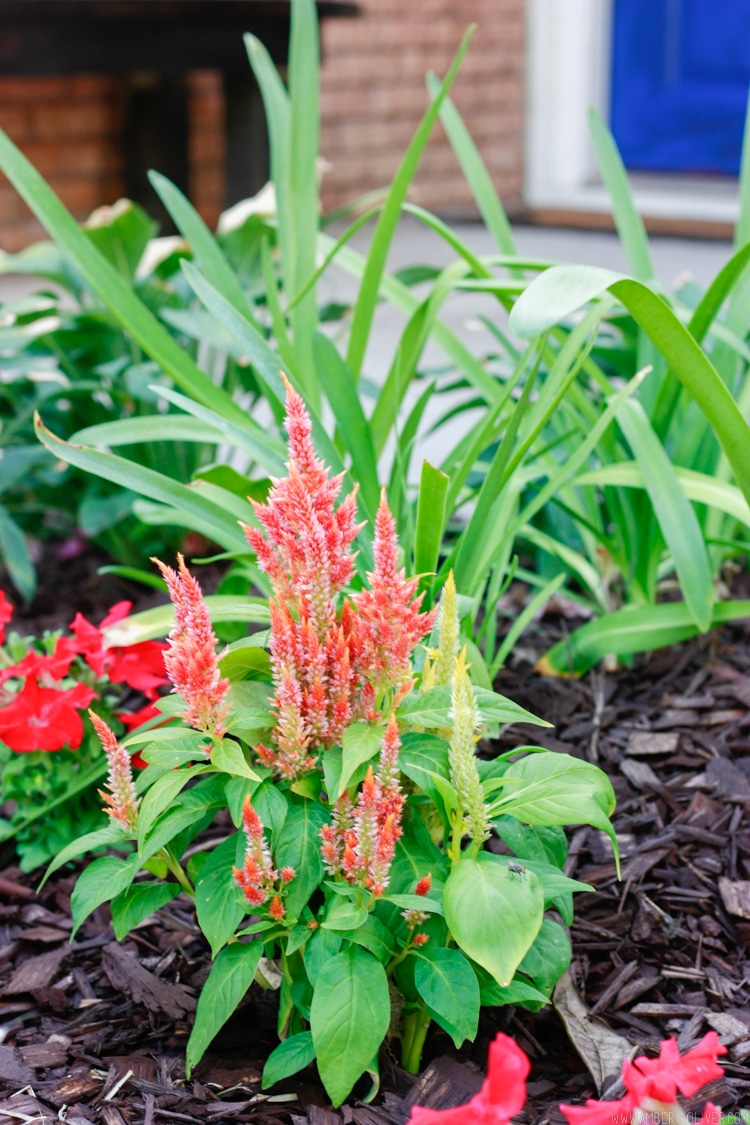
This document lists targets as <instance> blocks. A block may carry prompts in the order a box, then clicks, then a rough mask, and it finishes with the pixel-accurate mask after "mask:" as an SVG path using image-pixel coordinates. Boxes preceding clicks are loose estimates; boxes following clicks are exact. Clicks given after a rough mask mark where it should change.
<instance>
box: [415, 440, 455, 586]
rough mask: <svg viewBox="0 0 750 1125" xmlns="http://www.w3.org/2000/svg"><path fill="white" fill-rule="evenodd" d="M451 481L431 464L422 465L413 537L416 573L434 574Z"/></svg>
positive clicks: (424, 462) (424, 463)
mask: <svg viewBox="0 0 750 1125" xmlns="http://www.w3.org/2000/svg"><path fill="white" fill-rule="evenodd" d="M449 480H450V478H449V477H447V476H446V475H445V473H442V472H441V471H440V469H436V468H435V466H434V465H431V464H430V462H429V461H423V462H422V476H421V478H420V482H419V497H418V499H417V528H416V532H415V535H414V573H415V574H419V575H426V574H434V573H435V571H436V570H437V564H438V556H439V553H440V544H441V542H442V538H443V529H444V528H445V516H446V510H445V500H446V496H447V495H448V484H449Z"/></svg>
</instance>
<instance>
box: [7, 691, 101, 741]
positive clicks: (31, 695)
mask: <svg viewBox="0 0 750 1125" xmlns="http://www.w3.org/2000/svg"><path fill="white" fill-rule="evenodd" d="M95 696H96V692H94V691H92V690H91V688H89V687H86V685H85V684H76V685H75V687H72V688H70V690H69V691H56V690H55V689H54V688H43V687H40V686H39V684H38V683H37V680H36V677H35V676H29V677H28V679H27V680H26V683H25V684H24V686H23V688H22V689H21V691H19V692H18V694H17V695H16V696H15V698H14V699H13V702H12V703H9V704H8V705H7V706H6V707H2V708H0V738H2V739H3V741H4V742H5V743H7V745H8V746H10V748H11V750H16V751H18V752H20V753H24V754H25V753H29V752H31V751H32V750H62V749H63V747H65V746H69V747H70V749H71V750H77V749H78V747H79V746H80V745H81V739H82V738H83V722H82V720H81V716H80V715H79V714H78V711H77V710H76V709H77V708H80V707H88V705H89V703H91V700H92V699H94V698H95Z"/></svg>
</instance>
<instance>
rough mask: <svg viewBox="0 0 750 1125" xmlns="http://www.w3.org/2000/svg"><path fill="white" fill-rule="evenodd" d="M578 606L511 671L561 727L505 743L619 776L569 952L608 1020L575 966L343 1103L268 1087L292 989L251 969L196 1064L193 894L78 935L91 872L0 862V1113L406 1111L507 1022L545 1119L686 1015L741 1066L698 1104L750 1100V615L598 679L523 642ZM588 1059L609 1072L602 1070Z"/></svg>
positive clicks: (331, 1119)
mask: <svg viewBox="0 0 750 1125" xmlns="http://www.w3.org/2000/svg"><path fill="white" fill-rule="evenodd" d="M67 565H68V564H66V568H67ZM82 565H83V564H82ZM116 584H117V588H116V590H115V589H107V590H106V593H104V594H102V592H101V588H100V587H96V586H93V587H92V590H94V591H95V593H94V594H92V604H91V606H90V607H89V606H87V607H86V608H87V609H88V612H87V616H89V614H90V616H91V619H93V620H95V621H96V620H98V619H99V618H100V617H101V616H103V614H104V612H105V611H106V609H107V608H108V606H109V605H110V604H111V603H112V601H116V600H118V599H120V598H123V597H129V596H131V595H132V592H133V590H132V588H129V592H123V587H122V585H121V580H119V579H118V580H116ZM51 588H52V589H53V590H55V584H54V582H53V583H52V587H51ZM82 590H83V587H81V588H79V589H74V590H72V591H71V595H72V601H71V607H72V609H73V612H74V611H75V609H77V608H83V607H82V605H81V597H80V595H81V593H82ZM138 590H139V588H136V591H138ZM57 596H58V597H59V586H58V587H57ZM147 596H150V592H147ZM97 600H98V604H93V603H95V602H97ZM71 607H67V608H66V614H67V615H68V617H70V616H72V613H70V612H69V609H70V608H71ZM561 608H565V607H561ZM84 612H86V609H84ZM97 614H99V616H97ZM29 620H30V619H29ZM24 624H26V622H24ZM567 627H569V624H568V623H566V620H565V615H564V614H563V613H557V614H555V613H549V614H548V615H547V616H546V617H545V619H544V620H543V622H541V623H538V624H537V626H536V627H535V633H533V634H530V635H528V636H527V637H525V638H524V639H523V642H522V644H521V645H520V646H519V647H518V648H517V654H518V659H517V662H516V663H515V664H513V665H512V666H511V667H509V668H508V669H506V670H505V671H503V672H502V673H501V675H500V677H499V680H498V682H497V688H498V690H499V691H501V692H503V693H504V694H506V695H508V696H510V697H511V698H512V699H514V700H516V701H517V702H519V703H521V704H522V705H523V706H525V707H527V708H529V709H530V710H531V711H533V712H535V713H536V714H539V715H541V716H543V717H545V718H547V719H548V720H549V721H551V722H552V723H554V729H553V730H543V729H541V728H537V727H528V728H523V727H519V726H515V727H511V728H510V729H508V730H506V731H505V732H504V733H503V735H502V737H501V739H500V740H499V743H495V745H494V750H495V751H497V750H506V749H508V748H510V747H512V746H517V745H523V744H525V743H529V742H535V743H537V744H541V745H545V746H547V747H549V749H551V750H553V751H561V752H565V753H570V754H574V755H576V756H578V757H581V758H585V759H587V760H590V761H596V762H598V764H599V765H600V766H601V767H602V768H603V769H605V770H606V771H607V773H608V774H609V776H610V778H611V780H612V784H613V786H614V788H615V791H616V794H617V798H618V806H617V812H616V814H615V817H614V824H615V827H616V830H617V835H618V839H619V842H620V848H621V854H622V859H623V866H622V879H621V881H618V879H617V874H616V870H615V864H614V858H613V855H612V851H611V846H609V845H608V843H607V841H606V838H605V837H604V836H603V834H602V833H600V832H599V831H596V830H593V829H589V828H586V827H583V828H577V829H573V830H572V831H571V833H570V847H569V858H568V862H567V866H566V872H567V873H568V874H569V875H572V876H575V877H576V878H578V879H582V880H584V881H586V882H589V883H591V884H592V885H593V886H594V887H595V890H594V891H593V892H590V893H585V894H579V895H577V896H576V908H575V921H574V923H573V926H572V928H571V938H572V943H573V950H574V958H573V964H572V966H571V970H570V982H571V986H575V989H577V990H578V994H579V996H580V1000H581V1002H582V1004H583V1005H584V1006H585V1010H587V1012H588V1017H589V1019H590V1021H591V1022H590V1024H589V1026H590V1028H593V1036H589V1038H588V1039H587V1040H586V1041H585V1042H584V1041H583V1040H582V1039H581V1034H580V1030H579V1031H578V1032H577V1033H574V1037H575V1043H574V1042H573V1041H572V1040H571V1039H570V1038H568V1035H567V1033H566V1030H565V1024H564V1023H563V1020H562V1017H561V1014H560V1010H559V1009H562V1010H563V1012H564V1011H565V1010H566V1009H567V1008H569V1007H570V1005H571V1003H573V1004H574V1003H575V994H574V993H573V994H572V993H571V987H568V989H567V992H566V994H565V995H562V994H561V993H558V996H557V1002H556V1004H555V1005H550V1006H548V1007H547V1008H546V1009H544V1010H543V1011H541V1012H539V1013H536V1014H531V1013H528V1012H525V1011H522V1010H521V1009H509V1008H503V1009H484V1010H483V1013H482V1017H481V1021H480V1030H479V1035H478V1037H477V1040H476V1042H475V1043H474V1044H473V1045H471V1046H466V1047H465V1048H464V1049H462V1050H461V1051H459V1052H457V1051H455V1049H454V1048H453V1045H452V1043H451V1041H450V1040H449V1039H448V1038H447V1036H445V1035H444V1034H443V1032H441V1031H440V1030H439V1029H437V1028H434V1029H433V1031H432V1033H431V1035H430V1037H429V1038H428V1042H427V1045H426V1050H425V1056H424V1060H425V1064H426V1069H425V1070H424V1071H423V1073H422V1075H421V1076H420V1077H419V1078H418V1079H417V1080H416V1082H415V1080H414V1078H413V1076H411V1075H408V1074H406V1073H405V1072H404V1071H403V1070H401V1069H400V1067H399V1066H398V1065H397V1063H396V1061H395V1056H393V1055H392V1054H391V1052H390V1051H389V1050H388V1049H386V1050H385V1051H384V1052H383V1054H382V1059H381V1070H382V1074H381V1078H382V1085H381V1090H380V1093H379V1094H378V1095H377V1097H376V1098H375V1100H374V1102H373V1104H371V1105H365V1104H363V1103H362V1102H361V1101H360V1100H358V1098H361V1097H363V1096H364V1095H365V1094H366V1093H367V1087H366V1084H364V1083H363V1085H362V1088H360V1087H357V1088H356V1090H355V1092H354V1094H353V1095H352V1097H351V1098H350V1099H349V1102H348V1103H347V1104H346V1105H345V1106H343V1107H342V1108H341V1109H340V1110H339V1111H333V1110H331V1109H330V1106H329V1105H328V1101H327V1098H326V1095H325V1092H324V1091H323V1089H322V1088H321V1087H320V1085H319V1083H318V1082H317V1079H316V1076H315V1072H314V1069H312V1068H311V1069H310V1070H308V1071H305V1072H303V1074H302V1075H298V1076H296V1077H295V1078H294V1079H290V1080H289V1081H288V1082H286V1083H284V1084H281V1085H280V1086H279V1087H277V1088H275V1089H274V1090H273V1091H272V1092H271V1095H270V1096H269V1095H267V1094H264V1093H263V1092H262V1091H261V1089H260V1076H261V1072H262V1068H263V1062H264V1059H265V1057H266V1056H267V1055H268V1053H269V1051H270V1050H271V1049H272V1047H273V1046H274V1045H275V1042H276V1036H275V1011H274V1006H275V994H274V993H271V992H264V991H262V990H261V989H260V988H257V987H256V986H253V988H252V989H251V991H250V993H249V994H248V997H246V999H245V1001H244V1002H243V1005H242V1007H241V1008H240V1009H239V1011H238V1012H237V1013H236V1014H235V1016H234V1017H233V1018H232V1020H231V1021H230V1022H229V1023H228V1024H227V1025H226V1027H225V1028H224V1030H223V1031H222V1032H221V1033H220V1035H219V1036H218V1038H217V1039H216V1040H215V1041H214V1043H213V1045H212V1047H211V1049H210V1051H209V1052H208V1053H207V1055H206V1056H205V1057H204V1059H203V1061H202V1062H201V1063H200V1065H199V1066H198V1067H197V1068H196V1070H195V1072H194V1074H193V1076H192V1077H191V1080H190V1081H186V1080H185V1070H184V1058H185V1056H184V1052H185V1043H186V1040H187V1036H188V1035H189V1032H190V1027H191V1025H192V1021H193V1018H194V1013H195V1007H196V1002H197V997H198V995H199V991H200V986H201V984H202V982H203V981H204V980H205V978H206V976H207V974H208V971H209V965H210V961H209V954H208V949H207V947H206V944H205V942H204V940H203V939H202V937H201V935H200V933H199V931H198V929H197V927H196V925H195V920H194V917H193V914H192V911H191V908H190V904H189V902H188V901H187V900H183V899H182V898H178V899H175V900H173V901H172V902H171V903H169V904H168V906H166V907H164V908H163V909H162V910H160V911H159V913H158V915H156V916H154V917H152V918H151V919H148V920H147V921H146V923H144V924H143V925H141V926H140V927H139V928H138V929H137V930H135V931H134V932H133V933H132V934H131V935H129V937H128V938H127V939H126V940H125V941H124V942H122V943H120V944H119V945H118V944H117V943H115V941H114V937H113V934H112V929H111V925H110V919H109V913H108V910H107V908H106V907H102V908H100V909H98V910H97V911H95V913H94V914H93V915H92V916H91V917H90V918H89V919H88V920H87V922H86V923H85V924H84V925H83V926H82V927H81V929H80V930H79V932H78V933H77V934H76V935H75V938H74V940H73V942H72V944H71V943H70V941H69V939H70V930H71V922H70V894H71V891H72V888H73V886H74V883H75V874H71V873H70V869H68V871H66V872H65V873H58V875H57V877H53V878H52V879H51V880H50V881H49V882H48V883H47V884H45V886H44V887H43V888H42V889H41V890H39V891H37V890H36V889H35V887H36V882H37V880H36V879H35V878H34V877H33V876H32V877H29V876H22V875H20V873H19V872H18V870H17V869H16V868H14V867H12V866H9V867H6V868H5V869H4V870H2V871H0V1037H1V1038H0V1125H17V1123H18V1122H19V1121H28V1120H29V1119H30V1118H34V1120H35V1122H37V1121H38V1122H39V1123H40V1125H42V1123H44V1122H47V1121H52V1120H55V1119H59V1120H64V1121H67V1122H71V1123H72V1125H86V1123H87V1122H96V1123H99V1122H103V1123H104V1125H126V1123H127V1125H154V1123H155V1122H156V1121H157V1119H158V1120H161V1121H167V1122H168V1121H171V1120H174V1121H176V1122H188V1123H192V1122H195V1123H207V1122H208V1123H211V1122H217V1123H218V1122H222V1121H229V1120H236V1121H238V1122H245V1121H256V1120H257V1121H261V1122H264V1123H267V1122H268V1123H270V1122H280V1123H282V1122H283V1123H284V1125H287V1123H290V1125H304V1122H305V1121H307V1122H309V1123H310V1125H350V1123H351V1122H355V1123H356V1125H388V1123H390V1125H403V1123H404V1122H405V1121H406V1119H407V1117H408V1114H409V1109H410V1107H411V1105H414V1104H422V1105H430V1106H434V1107H436V1108H442V1107H445V1106H449V1105H455V1104H459V1103H460V1102H463V1101H465V1100H467V1099H468V1097H470V1096H471V1095H472V1094H473V1093H474V1092H476V1090H477V1089H478V1087H479V1084H480V1082H481V1078H482V1072H483V1070H484V1065H485V1060H486V1057H487V1047H488V1044H489V1042H490V1041H491V1039H492V1038H493V1036H494V1034H495V1033H496V1031H497V1030H504V1031H507V1032H508V1033H509V1034H512V1035H513V1036H514V1037H516V1038H517V1040H518V1042H519V1043H520V1044H521V1046H522V1047H523V1048H524V1050H526V1052H527V1053H528V1055H529V1057H530V1058H531V1060H532V1071H531V1077H530V1081H529V1085H528V1090H529V1099H528V1103H527V1106H526V1109H525V1111H524V1113H523V1114H522V1115H520V1116H519V1117H518V1118H517V1120H518V1121H519V1122H524V1123H527V1125H528V1123H533V1125H542V1123H543V1122H544V1123H546V1122H554V1123H557V1122H558V1121H562V1120H563V1118H562V1115H561V1114H560V1112H559V1110H558V1109H557V1103H558V1102H559V1101H564V1102H575V1103H578V1104H581V1103H582V1102H583V1100H584V1099H585V1098H587V1097H598V1096H601V1094H602V1087H603V1089H604V1091H605V1092H606V1093H608V1094H609V1096H619V1093H620V1092H621V1091H619V1090H618V1085H617V1081H616V1078H615V1072H617V1071H619V1063H618V1064H617V1065H613V1064H612V1063H611V1055H607V1053H606V1052H607V1050H610V1051H611V1048H612V1043H611V1042H610V1040H611V1033H612V1032H614V1033H616V1035H617V1036H619V1037H620V1040H619V1041H617V1040H616V1041H615V1046H616V1047H618V1045H619V1048H620V1049H622V1045H623V1044H624V1052H627V1051H629V1050H630V1051H632V1052H633V1053H642V1052H645V1053H648V1054H651V1053H654V1052H655V1051H657V1050H658V1044H659V1041H660V1040H661V1039H663V1038H666V1037H667V1036H669V1035H673V1036H676V1037H677V1039H678V1042H679V1044H680V1047H681V1049H683V1050H684V1049H687V1048H688V1047H690V1046H692V1045H693V1044H694V1043H696V1042H697V1041H698V1040H699V1039H700V1038H701V1037H702V1036H703V1034H704V1033H705V1032H706V1031H708V1030H709V1029H711V1028H714V1029H716V1030H717V1031H718V1033H719V1036H720V1038H721V1040H722V1042H723V1043H724V1044H725V1045H726V1046H727V1047H728V1054H727V1055H726V1056H725V1059H724V1064H725V1068H726V1076H725V1078H724V1079H722V1080H719V1081H718V1082H716V1083H714V1084H713V1085H712V1087H710V1088H708V1089H707V1090H705V1091H703V1092H702V1094H701V1096H700V1097H699V1098H697V1099H695V1102H694V1103H689V1104H688V1106H687V1108H688V1109H693V1108H695V1107H697V1106H701V1105H702V1104H703V1101H705V1099H706V1097H708V1096H710V1098H711V1100H712V1101H714V1102H715V1103H716V1104H718V1105H720V1106H721V1107H722V1109H723V1110H724V1111H725V1112H731V1111H735V1110H737V1109H739V1108H740V1107H742V1106H743V1105H745V1104H746V1103H747V1095H748V1091H750V958H749V957H748V953H747V946H748V943H750V818H749V817H748V813H747V810H748V805H749V804H750V623H747V622H745V623H740V624H738V625H734V626H728V627H725V628H723V629H722V630H717V631H715V632H713V633H711V634H710V635H709V636H708V637H703V638H700V639H699V640H696V641H692V642H688V643H686V644H683V645H681V646H678V647H675V648H671V649H667V650H663V651H661V652H658V653H655V654H652V655H651V656H650V657H643V658H638V659H637V660H636V661H635V662H634V665H633V667H632V668H620V669H618V670H617V671H614V672H609V673H603V672H592V673H590V674H589V675H588V676H586V677H585V678H583V679H582V680H580V681H566V680H560V679H551V678H546V677H542V676H540V675H538V674H536V673H534V672H533V671H532V668H531V664H530V663H529V662H528V661H526V660H523V659H521V654H523V655H524V656H527V657H528V656H531V655H532V653H531V651H530V648H531V647H533V646H534V645H538V647H539V650H540V651H541V650H543V648H544V647H546V646H547V645H548V644H550V643H552V642H553V641H555V640H556V639H558V638H559V637H560V636H561V635H562V634H563V632H564V630H565V629H566V628H567ZM571 995H572V1000H571ZM568 1022H569V1023H571V1024H575V1018H574V1017H571V1016H570V1015H568ZM579 1027H580V1024H579ZM607 1029H609V1030H610V1036H609V1039H608V1038H607ZM587 1064H588V1065H587ZM589 1067H590V1068H591V1069H592V1070H593V1071H594V1073H596V1072H597V1067H598V1068H599V1071H600V1072H601V1073H600V1077H601V1076H602V1075H603V1077H604V1080H603V1082H600V1088H597V1085H596V1083H595V1081H594V1078H593V1077H592V1073H591V1072H590V1069H589Z"/></svg>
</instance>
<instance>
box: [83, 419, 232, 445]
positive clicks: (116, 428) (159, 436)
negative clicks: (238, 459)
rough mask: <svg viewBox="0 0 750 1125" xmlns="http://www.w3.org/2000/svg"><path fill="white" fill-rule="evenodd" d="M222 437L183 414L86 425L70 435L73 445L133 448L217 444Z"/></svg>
mask: <svg viewBox="0 0 750 1125" xmlns="http://www.w3.org/2000/svg"><path fill="white" fill-rule="evenodd" d="M221 440H222V435H221V434H220V433H219V431H218V430H214V429H213V428H212V427H211V426H207V425H206V423H205V422H201V421H200V420H199V419H198V418H189V417H186V416H185V415H184V414H155V415H153V417H151V418H149V417H138V418H122V419H120V420H119V421H117V422H103V423H101V424H99V425H97V426H86V427H85V428H84V429H82V430H78V432H77V433H75V434H73V436H72V438H71V441H72V442H73V443H74V444H75V445H108V446H110V447H114V446H118V445H137V444H139V443H140V442H151V441H192V442H199V443H200V444H204V443H206V442H215V443H217V444H218V442H220V441H221Z"/></svg>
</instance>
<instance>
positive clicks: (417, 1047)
mask: <svg viewBox="0 0 750 1125" xmlns="http://www.w3.org/2000/svg"><path fill="white" fill-rule="evenodd" d="M430 1023H431V1020H430V1017H429V1016H428V1015H427V1012H426V1011H425V1010H424V1008H423V1007H422V1006H421V1005H420V1006H419V1007H418V1008H417V1009H416V1010H415V1011H413V1012H410V1013H409V1014H408V1016H404V1031H403V1035H402V1039H401V1065H402V1066H403V1068H404V1070H408V1071H409V1073H410V1074H419V1066H420V1063H421V1062H422V1051H423V1049H424V1041H425V1039H426V1038H427V1029H428V1028H429V1026H430Z"/></svg>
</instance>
